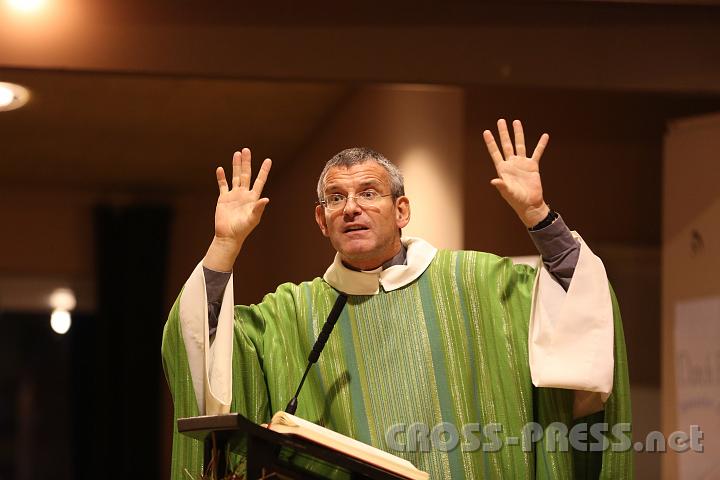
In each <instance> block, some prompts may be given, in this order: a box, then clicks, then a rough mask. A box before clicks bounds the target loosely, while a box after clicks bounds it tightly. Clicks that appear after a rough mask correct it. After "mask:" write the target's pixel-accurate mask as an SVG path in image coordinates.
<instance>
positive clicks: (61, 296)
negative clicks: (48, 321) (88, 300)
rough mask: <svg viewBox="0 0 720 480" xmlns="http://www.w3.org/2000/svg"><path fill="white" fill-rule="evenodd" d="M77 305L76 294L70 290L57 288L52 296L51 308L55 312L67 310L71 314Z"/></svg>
mask: <svg viewBox="0 0 720 480" xmlns="http://www.w3.org/2000/svg"><path fill="white" fill-rule="evenodd" d="M76 304H77V301H76V300H75V294H74V293H73V291H72V290H70V289H69V288H56V289H55V290H54V291H53V292H52V293H51V294H50V307H52V308H53V309H54V310H67V311H68V312H69V311H72V310H73V309H74V308H75V305H76Z"/></svg>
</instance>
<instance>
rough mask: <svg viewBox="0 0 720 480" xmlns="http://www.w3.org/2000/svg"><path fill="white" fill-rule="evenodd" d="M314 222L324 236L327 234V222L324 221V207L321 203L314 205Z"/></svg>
mask: <svg viewBox="0 0 720 480" xmlns="http://www.w3.org/2000/svg"><path fill="white" fill-rule="evenodd" d="M315 222H317V224H318V227H320V231H321V232H322V234H323V235H324V236H326V237H327V236H328V228H327V222H326V221H325V209H324V208H323V206H322V205H316V206H315Z"/></svg>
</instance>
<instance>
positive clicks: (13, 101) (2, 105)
mask: <svg viewBox="0 0 720 480" xmlns="http://www.w3.org/2000/svg"><path fill="white" fill-rule="evenodd" d="M29 99H30V92H29V91H28V89H27V88H25V87H21V86H20V85H17V84H14V83H7V82H0V112H7V111H9V110H15V109H16V108H20V107H22V106H23V105H25V104H26V103H27V102H28V100H29Z"/></svg>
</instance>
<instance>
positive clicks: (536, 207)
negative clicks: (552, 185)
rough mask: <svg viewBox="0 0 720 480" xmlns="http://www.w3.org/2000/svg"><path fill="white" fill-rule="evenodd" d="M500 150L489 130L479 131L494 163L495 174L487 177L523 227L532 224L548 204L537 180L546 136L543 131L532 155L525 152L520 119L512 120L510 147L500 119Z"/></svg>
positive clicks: (503, 121)
mask: <svg viewBox="0 0 720 480" xmlns="http://www.w3.org/2000/svg"><path fill="white" fill-rule="evenodd" d="M497 125H498V133H499V134H500V144H501V145H502V152H500V149H499V148H498V146H497V144H496V143H495V137H493V134H492V132H491V131H490V130H485V131H484V132H483V138H484V139H485V144H486V145H487V149H488V152H489V153H490V157H491V158H492V161H493V163H494V164H495V170H497V175H498V178H494V179H493V180H491V181H490V183H491V184H492V185H494V186H495V188H497V189H498V191H499V192H500V195H501V196H502V197H503V198H504V199H505V201H506V202H508V204H510V206H511V207H512V209H513V210H514V211H515V213H516V214H517V215H518V217H520V220H522V222H523V223H524V224H525V226H526V227H527V228H531V227H534V226H535V225H537V224H538V223H540V222H541V221H543V220H544V219H545V217H547V215H548V213H549V212H550V208H549V207H548V206H547V204H546V203H545V200H544V199H543V191H542V183H541V181H540V166H539V165H540V157H542V154H543V152H544V151H545V147H546V146H547V143H548V140H549V139H550V136H549V135H548V134H547V133H543V134H542V136H541V137H540V140H539V141H538V144H537V146H536V147H535V150H534V151H533V154H532V157H530V158H528V157H527V156H526V154H525V135H524V134H523V128H522V124H521V123H520V120H515V121H513V131H514V134H515V147H514V148H513V144H512V141H511V140H510V133H509V132H508V128H507V124H506V123H505V120H504V119H502V118H501V119H500V120H498V122H497Z"/></svg>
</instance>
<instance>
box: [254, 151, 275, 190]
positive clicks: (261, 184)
mask: <svg viewBox="0 0 720 480" xmlns="http://www.w3.org/2000/svg"><path fill="white" fill-rule="evenodd" d="M270 168H272V160H270V159H269V158H266V159H265V161H264V162H263V163H262V165H261V166H260V171H259V172H258V175H257V178H256V179H255V183H254V184H253V188H252V191H253V193H254V194H255V195H257V196H258V197H259V196H260V195H262V191H263V188H265V183H266V182H267V178H268V173H270Z"/></svg>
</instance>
